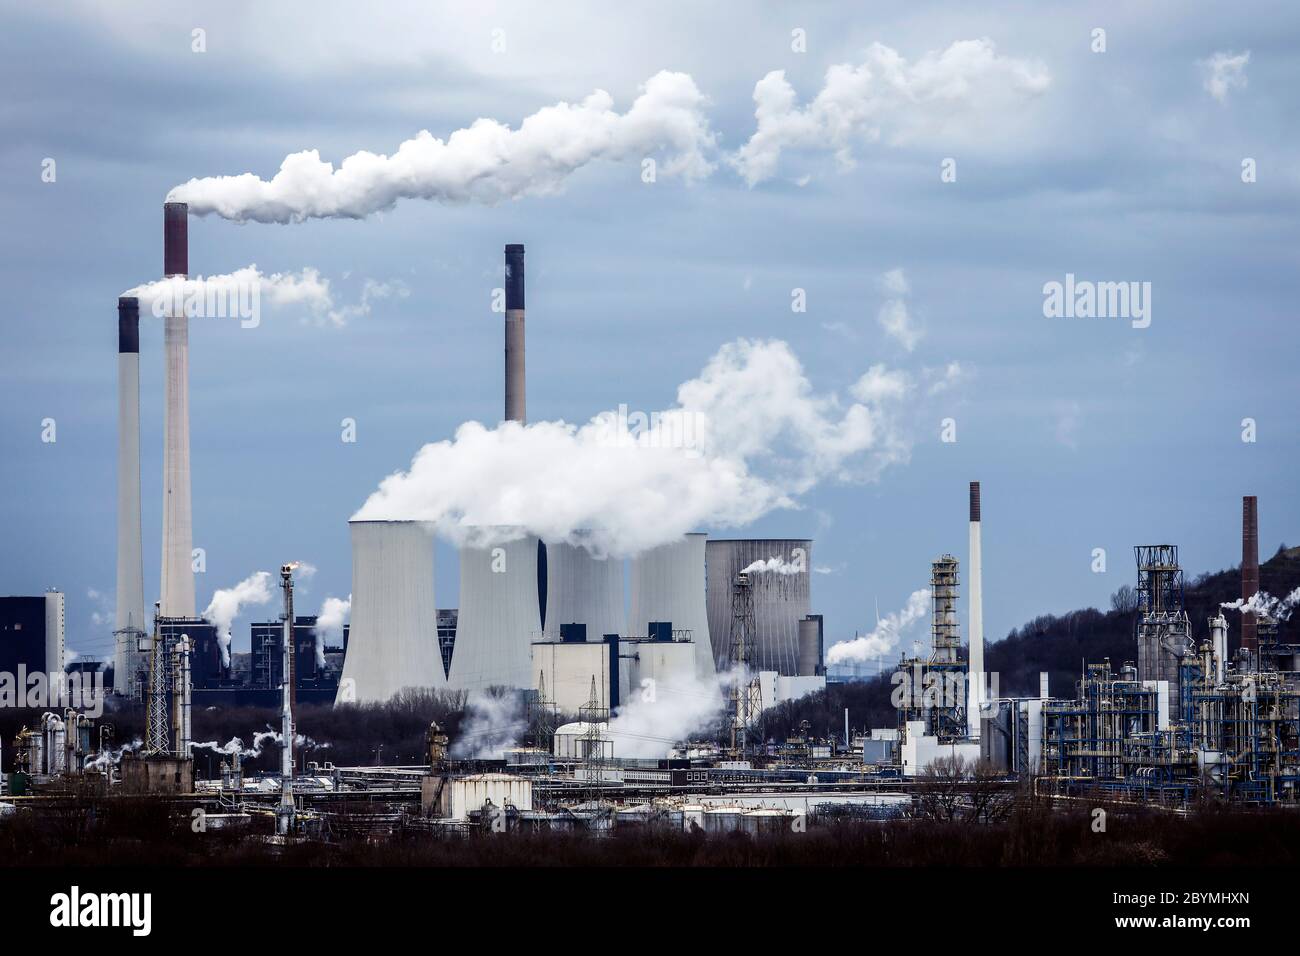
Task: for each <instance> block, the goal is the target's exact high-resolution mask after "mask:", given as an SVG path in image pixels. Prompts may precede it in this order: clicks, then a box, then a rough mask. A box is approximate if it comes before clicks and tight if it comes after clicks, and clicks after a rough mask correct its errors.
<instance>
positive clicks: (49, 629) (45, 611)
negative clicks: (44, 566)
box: [0, 591, 64, 675]
mask: <svg viewBox="0 0 1300 956" xmlns="http://www.w3.org/2000/svg"><path fill="white" fill-rule="evenodd" d="M63 613H64V612H63V592H62V591H46V592H45V593H44V594H42V595H37V596H35V597H22V596H11V597H0V672H4V673H8V674H17V673H18V672H19V668H22V670H24V671H25V672H27V673H28V674H33V673H36V672H41V673H44V674H47V675H48V674H62V673H63V663H64V619H63Z"/></svg>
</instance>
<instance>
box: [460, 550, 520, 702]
mask: <svg viewBox="0 0 1300 956" xmlns="http://www.w3.org/2000/svg"><path fill="white" fill-rule="evenodd" d="M537 552H538V541H537V538H535V537H533V536H531V535H528V536H525V537H523V538H520V539H518V540H516V541H511V542H509V543H507V544H503V545H499V546H498V547H495V548H471V547H464V548H461V551H460V610H459V615H460V616H459V619H458V620H457V622H456V647H455V650H454V651H453V652H452V655H451V673H450V676H449V677H448V683H449V684H450V685H451V686H452V687H453V688H455V689H456V690H469V691H474V690H483V689H485V688H487V687H493V686H501V687H525V688H527V687H532V686H533V678H534V676H535V675H533V674H532V664H531V659H532V642H533V641H535V640H537V639H538V638H539V637H540V636H541V630H542V621H541V606H540V602H539V595H538V592H539V590H540V587H541V585H542V583H543V581H544V578H542V577H541V575H539V568H538V555H537Z"/></svg>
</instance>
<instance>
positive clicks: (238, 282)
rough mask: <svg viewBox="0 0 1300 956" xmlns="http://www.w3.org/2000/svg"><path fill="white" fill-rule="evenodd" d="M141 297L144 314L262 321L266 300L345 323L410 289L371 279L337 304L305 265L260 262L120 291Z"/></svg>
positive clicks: (314, 317) (326, 320)
mask: <svg viewBox="0 0 1300 956" xmlns="http://www.w3.org/2000/svg"><path fill="white" fill-rule="evenodd" d="M122 294H123V295H124V296H135V297H137V298H138V299H139V300H140V308H141V310H142V311H144V312H145V313H146V314H152V315H154V316H155V317H159V318H161V317H162V316H164V315H179V314H181V313H184V314H185V315H186V316H188V317H189V318H192V319H193V318H216V319H222V318H237V319H240V320H241V321H242V322H243V323H244V324H245V326H246V327H253V326H255V325H257V324H258V323H260V321H261V307H262V305H264V304H265V305H269V306H272V307H275V308H300V309H302V310H303V313H304V321H306V320H307V319H308V318H309V319H310V320H311V321H313V322H315V323H317V324H321V325H324V324H326V323H329V324H331V325H334V326H339V327H341V326H344V325H346V324H347V323H348V321H349V320H351V319H354V318H358V317H361V316H365V315H368V314H369V313H370V310H371V307H372V306H373V304H374V302H375V300H377V299H385V298H390V297H393V296H396V297H405V296H407V295H409V290H408V289H407V288H406V286H405V285H404V284H403V283H401V282H391V283H384V282H375V281H374V280H372V279H367V280H366V281H365V283H364V284H363V286H362V290H361V298H360V300H359V301H358V302H357V303H355V304H352V305H336V304H335V301H334V293H333V291H332V290H331V288H330V280H329V279H327V278H325V277H324V276H322V275H321V274H320V273H319V272H318V271H317V270H315V269H313V268H310V267H307V268H304V269H302V270H301V271H299V272H273V273H271V274H270V275H266V274H263V273H262V271H261V270H260V269H258V268H257V265H256V263H254V264H253V265H248V266H245V267H244V268H242V269H236V270H235V271H234V272H230V273H226V274H224V275H214V276H207V277H206V278H205V277H203V276H197V277H196V278H193V279H185V278H181V277H180V276H175V277H173V278H170V279H157V280H155V281H153V282H146V283H144V284H143V285H138V286H136V287H135V288H133V289H128V290H127V291H126V292H123V293H122Z"/></svg>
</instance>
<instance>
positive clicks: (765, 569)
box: [740, 557, 808, 574]
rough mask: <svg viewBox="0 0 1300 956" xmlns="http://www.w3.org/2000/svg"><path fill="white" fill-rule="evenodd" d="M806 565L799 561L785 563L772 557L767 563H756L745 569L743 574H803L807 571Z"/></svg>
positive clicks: (778, 558) (760, 561)
mask: <svg viewBox="0 0 1300 956" xmlns="http://www.w3.org/2000/svg"><path fill="white" fill-rule="evenodd" d="M807 570H808V568H807V566H806V565H803V564H801V563H799V562H798V561H783V560H781V558H780V557H771V558H768V559H767V560H766V561H763V560H759V561H755V562H754V563H753V564H751V565H749V567H747V568H744V569H743V570H742V571H741V572H740V573H741V574H801V573H802V572H804V571H807Z"/></svg>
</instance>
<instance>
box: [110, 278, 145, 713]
mask: <svg viewBox="0 0 1300 956" xmlns="http://www.w3.org/2000/svg"><path fill="white" fill-rule="evenodd" d="M113 633H114V637H115V639H116V644H115V649H114V654H113V691H114V692H115V693H117V694H129V693H131V692H132V690H133V689H134V688H133V686H132V685H133V684H134V680H133V678H134V675H135V672H136V670H137V668H138V665H139V657H140V652H139V646H140V644H139V640H140V638H141V637H143V636H144V633H145V617H144V559H143V557H142V555H141V552H140V300H139V299H136V298H134V297H124V298H121V299H118V300H117V612H116V620H115V621H114V626H113Z"/></svg>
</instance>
